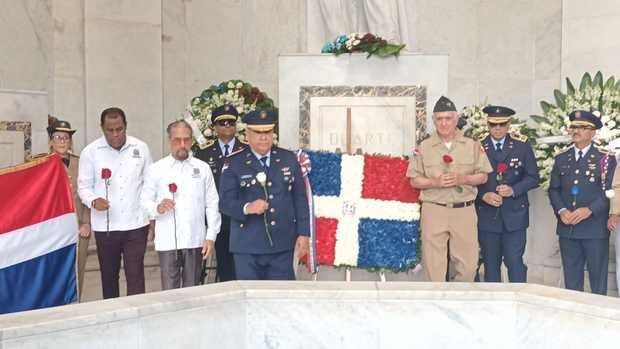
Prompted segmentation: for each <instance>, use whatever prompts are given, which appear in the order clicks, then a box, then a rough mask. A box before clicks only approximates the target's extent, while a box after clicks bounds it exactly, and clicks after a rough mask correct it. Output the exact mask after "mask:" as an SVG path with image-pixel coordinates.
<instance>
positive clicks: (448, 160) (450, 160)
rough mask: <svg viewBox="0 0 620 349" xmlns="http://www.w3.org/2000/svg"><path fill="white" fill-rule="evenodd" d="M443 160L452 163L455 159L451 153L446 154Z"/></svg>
mask: <svg viewBox="0 0 620 349" xmlns="http://www.w3.org/2000/svg"><path fill="white" fill-rule="evenodd" d="M442 159H443V162H445V163H446V164H449V163H451V162H452V161H454V159H453V158H452V156H450V154H445V155H444V156H443V157H442Z"/></svg>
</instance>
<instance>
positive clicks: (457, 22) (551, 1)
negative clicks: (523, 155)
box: [414, 0, 562, 118]
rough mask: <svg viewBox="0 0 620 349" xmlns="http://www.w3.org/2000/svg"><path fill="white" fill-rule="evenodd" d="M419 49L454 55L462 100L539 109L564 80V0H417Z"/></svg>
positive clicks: (524, 111) (453, 75) (453, 74)
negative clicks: (562, 48) (562, 61)
mask: <svg viewBox="0 0 620 349" xmlns="http://www.w3.org/2000/svg"><path fill="white" fill-rule="evenodd" d="M415 2H416V6H415V8H416V10H417V16H416V18H415V21H416V32H417V34H416V35H417V36H416V40H415V47H414V49H415V50H419V51H422V52H445V53H448V54H449V55H450V72H449V93H450V96H451V97H452V98H453V100H454V102H455V103H456V104H457V105H458V106H459V107H463V106H465V105H470V104H476V103H479V102H483V101H484V100H485V99H487V100H488V102H489V103H497V104H506V105H510V106H512V107H513V108H514V109H516V110H517V113H518V116H519V117H522V118H527V116H528V115H530V114H533V113H539V112H540V111H539V106H538V103H539V101H540V100H541V99H549V98H551V97H552V96H553V95H552V92H553V89H554V88H557V87H558V86H559V83H560V65H561V62H560V58H561V56H560V45H561V40H562V31H561V29H562V27H561V26H562V1H561V0H546V1H536V0H520V1H514V0H462V1H451V0H415Z"/></svg>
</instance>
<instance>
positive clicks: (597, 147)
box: [594, 144, 613, 154]
mask: <svg viewBox="0 0 620 349" xmlns="http://www.w3.org/2000/svg"><path fill="white" fill-rule="evenodd" d="M594 148H596V150H598V151H600V152H601V153H603V154H613V152H612V151H611V150H610V149H609V148H607V147H604V146H602V145H600V144H594Z"/></svg>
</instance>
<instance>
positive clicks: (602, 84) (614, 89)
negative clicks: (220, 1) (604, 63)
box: [531, 71, 620, 188]
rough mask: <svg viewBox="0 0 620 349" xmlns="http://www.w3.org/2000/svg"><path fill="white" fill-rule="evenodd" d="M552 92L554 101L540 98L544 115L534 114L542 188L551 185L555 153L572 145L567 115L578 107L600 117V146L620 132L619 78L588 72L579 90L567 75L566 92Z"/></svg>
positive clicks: (536, 149)
mask: <svg viewBox="0 0 620 349" xmlns="http://www.w3.org/2000/svg"><path fill="white" fill-rule="evenodd" d="M553 95H554V97H555V104H552V103H549V102H545V101H541V102H540V106H541V108H542V111H543V115H532V116H531V118H532V120H533V121H534V122H536V123H537V127H536V130H535V132H536V136H537V138H538V139H537V144H536V146H535V148H534V155H535V156H536V161H537V163H538V168H539V169H540V177H541V187H543V188H548V187H549V179H550V175H551V169H552V168H553V159H554V157H555V155H557V154H558V153H559V152H561V151H562V150H563V149H564V148H566V146H567V145H570V144H571V141H570V138H569V136H568V132H567V130H568V126H569V124H570V120H569V118H568V114H570V113H571V112H573V111H575V110H588V111H591V112H593V113H594V114H595V115H596V116H597V117H600V118H601V122H602V123H603V127H602V128H601V129H600V130H598V131H597V136H596V139H595V142H596V143H598V144H599V145H600V146H604V147H605V146H607V145H608V144H609V142H610V141H612V140H613V139H615V138H618V136H619V135H620V130H618V125H619V124H620V80H618V81H616V80H615V79H614V77H613V76H612V77H610V78H608V79H607V80H605V79H604V78H603V74H602V73H601V72H600V71H599V72H597V73H596V75H594V79H592V77H591V75H590V74H589V73H585V74H584V75H583V77H582V78H581V82H580V84H579V88H578V89H576V88H575V86H574V85H573V83H572V82H571V81H570V79H569V78H566V93H563V92H561V91H560V90H554V91H553ZM612 150H613V149H612Z"/></svg>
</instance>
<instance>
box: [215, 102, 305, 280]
mask: <svg viewBox="0 0 620 349" xmlns="http://www.w3.org/2000/svg"><path fill="white" fill-rule="evenodd" d="M243 121H244V122H245V123H246V124H247V131H246V134H247V140H248V143H249V147H248V148H246V149H243V150H240V151H237V152H236V153H234V154H232V155H231V156H230V157H229V162H228V165H227V166H225V168H224V169H223V172H222V177H221V183H220V210H221V212H222V213H223V214H225V215H228V216H230V219H231V224H230V251H231V252H232V253H233V256H234V260H235V272H236V276H237V279H238V280H293V279H294V278H295V274H294V272H293V251H294V249H295V248H296V247H297V249H298V251H299V255H300V256H303V255H305V254H306V253H307V251H308V236H309V235H310V221H309V215H308V201H307V199H306V190H305V187H304V184H303V179H302V173H301V167H300V165H299V163H298V162H297V157H296V156H295V154H294V153H293V152H291V151H289V150H286V149H282V148H278V147H275V146H273V139H274V128H275V124H276V115H275V112H274V111H271V110H256V111H253V112H250V113H248V114H246V115H245V116H244V118H243Z"/></svg>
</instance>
